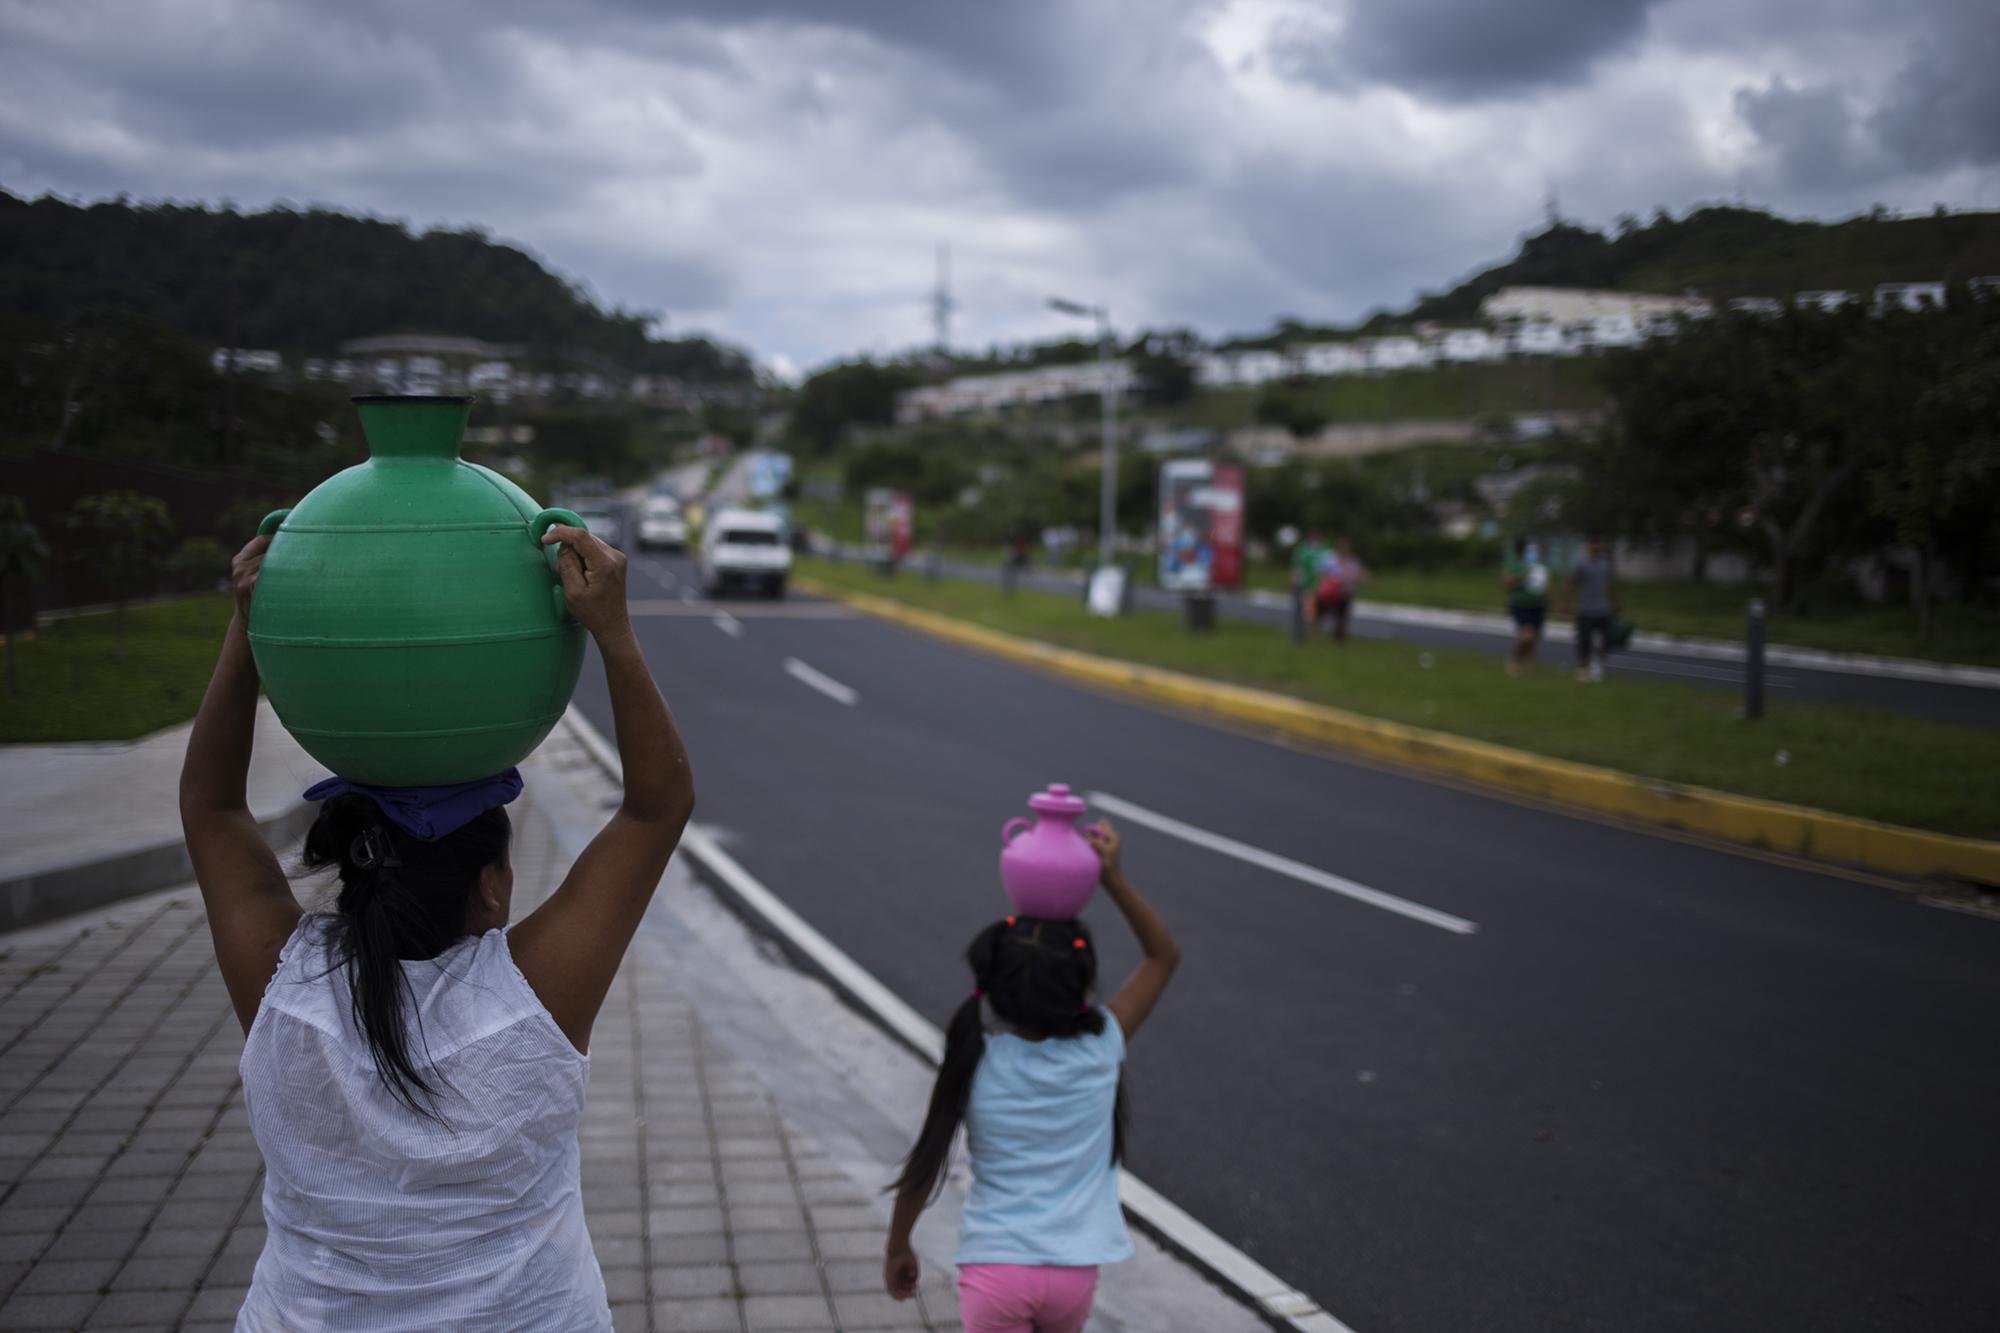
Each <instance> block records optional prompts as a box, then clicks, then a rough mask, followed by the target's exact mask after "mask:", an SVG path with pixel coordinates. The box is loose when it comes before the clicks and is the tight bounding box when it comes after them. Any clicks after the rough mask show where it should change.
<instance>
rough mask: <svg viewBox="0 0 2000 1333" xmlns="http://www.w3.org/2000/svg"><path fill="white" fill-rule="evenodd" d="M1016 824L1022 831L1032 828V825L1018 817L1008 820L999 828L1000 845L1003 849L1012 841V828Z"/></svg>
mask: <svg viewBox="0 0 2000 1333" xmlns="http://www.w3.org/2000/svg"><path fill="white" fill-rule="evenodd" d="M1017 824H1018V825H1020V826H1021V827H1022V828H1024V829H1031V828H1033V827H1034V825H1033V824H1031V823H1029V822H1028V821H1027V820H1025V819H1022V818H1021V817H1020V816H1019V815H1016V816H1015V817H1014V818H1012V819H1010V820H1008V821H1007V822H1006V823H1004V824H1002V825H1001V826H1000V845H1001V846H1002V847H1005V846H1006V845H1007V844H1008V843H1010V842H1012V841H1014V826H1015V825H1017Z"/></svg>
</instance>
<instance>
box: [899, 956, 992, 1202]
mask: <svg viewBox="0 0 2000 1333" xmlns="http://www.w3.org/2000/svg"><path fill="white" fill-rule="evenodd" d="M985 1053H986V1033H985V1030H984V1024H983V1022H982V1020H981V1015H980V999H979V994H978V992H976V991H975V992H974V993H973V994H971V995H968V996H967V997H966V998H965V1002H964V1003H962V1004H960V1005H959V1006H958V1012H956V1013H954V1014H953V1015H952V1016H951V1026H950V1027H949V1028H948V1029H947V1030H946V1032H945V1041H944V1063H943V1064H941V1065H939V1066H938V1075H937V1082H936V1083H935V1084H934V1085H932V1087H931V1107H930V1111H929V1112H928V1113H927V1114H926V1115H925V1116H924V1127H923V1131H922V1132H921V1133H919V1134H918V1135H917V1142H916V1146H915V1147H913V1148H911V1149H910V1155H909V1156H908V1157H907V1158H905V1159H904V1162H903V1173H902V1174H901V1175H899V1176H897V1177H896V1183H895V1184H893V1185H891V1186H890V1187H889V1188H890V1189H892V1190H894V1191H895V1192H896V1193H897V1194H915V1195H918V1196H920V1197H921V1198H922V1199H923V1200H924V1201H925V1202H926V1203H929V1202H931V1201H932V1200H935V1199H936V1198H937V1196H938V1194H939V1193H940V1192H941V1191H942V1190H943V1189H944V1174H945V1171H944V1169H945V1164H946V1163H947V1162H948V1161H950V1159H951V1141H952V1137H953V1136H954V1135H956V1134H957V1133H958V1126H959V1123H960V1122H961V1121H963V1120H964V1119H965V1107H966V1103H967V1102H968V1101H970V1100H971V1097H972V1076H973V1074H974V1073H975V1072H977V1070H978V1069H979V1060H980V1057H981V1056H983V1055H984V1054H985Z"/></svg>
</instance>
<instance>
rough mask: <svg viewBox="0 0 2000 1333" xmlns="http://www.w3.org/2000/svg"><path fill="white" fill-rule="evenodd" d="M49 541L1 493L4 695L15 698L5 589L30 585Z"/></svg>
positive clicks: (19, 507)
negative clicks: (17, 584)
mask: <svg viewBox="0 0 2000 1333" xmlns="http://www.w3.org/2000/svg"><path fill="white" fill-rule="evenodd" d="M48 559H49V547H48V543H47V542H45V541H43V540H42V534H41V532H40V531H39V530H37V529H36V527H35V525H34V524H33V523H30V522H29V521H28V510H27V506H25V505H23V504H22V503H21V501H20V499H19V498H18V497H16V496H12V495H0V636H4V638H5V640H6V644H7V697H8V698H9V699H11V698H13V697H14V693H15V686H14V632H13V630H12V629H10V628H9V627H8V621H7V588H8V585H9V584H12V583H15V582H19V583H21V584H23V585H24V586H27V585H29V581H30V580H32V579H33V578H34V577H35V575H36V574H38V573H40V572H41V570H42V566H44V565H45V564H47V563H48Z"/></svg>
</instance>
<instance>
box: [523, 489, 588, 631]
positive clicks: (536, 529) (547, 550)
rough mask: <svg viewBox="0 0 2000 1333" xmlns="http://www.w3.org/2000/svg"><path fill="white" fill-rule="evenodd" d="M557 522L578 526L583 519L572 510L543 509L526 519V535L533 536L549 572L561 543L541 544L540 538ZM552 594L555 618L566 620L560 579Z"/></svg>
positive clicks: (566, 609) (580, 525)
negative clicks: (546, 561)
mask: <svg viewBox="0 0 2000 1333" xmlns="http://www.w3.org/2000/svg"><path fill="white" fill-rule="evenodd" d="M558 523H561V524H563V525H564V526H566V527H572V528H580V527H582V526H583V519H582V518H581V517H580V516H579V515H578V514H577V513H576V512H575V511H574V510H569V509H544V510H543V511H542V512H541V513H539V514H537V515H535V516H534V517H533V518H531V519H529V520H528V535H529V536H530V537H533V538H534V539H535V545H536V546H537V547H540V548H541V551H542V554H543V556H544V557H545V558H546V559H547V560H548V562H549V573H551V574H553V573H555V572H556V557H557V556H559V555H560V554H562V543H561V542H557V543H556V544H555V545H554V546H542V538H543V536H545V535H546V534H547V533H548V530H549V529H550V528H552V527H554V526H555V525H556V524H558ZM553 596H554V601H555V607H556V619H557V620H568V619H569V600H568V599H567V598H566V597H564V596H563V590H562V582H561V580H560V579H558V580H557V582H556V586H555V588H554V590H553Z"/></svg>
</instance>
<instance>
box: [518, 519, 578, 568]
mask: <svg viewBox="0 0 2000 1333" xmlns="http://www.w3.org/2000/svg"><path fill="white" fill-rule="evenodd" d="M558 523H560V524H562V525H563V526H564V527H568V528H580V527H582V526H583V520H582V519H581V518H579V517H578V516H577V515H576V512H575V511H574V510H569V509H544V510H543V511H542V512H541V513H539V514H537V515H535V516H534V517H533V518H531V519H529V520H528V535H529V536H530V537H533V538H534V539H535V545H537V546H540V545H541V544H542V538H543V537H545V536H546V535H548V531H549V529H550V528H552V527H554V526H555V525H556V524H558ZM561 547H562V543H561V542H557V543H556V544H555V546H553V547H550V548H549V560H550V562H551V563H554V561H555V558H556V552H557V551H558V550H559V549H561Z"/></svg>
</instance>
